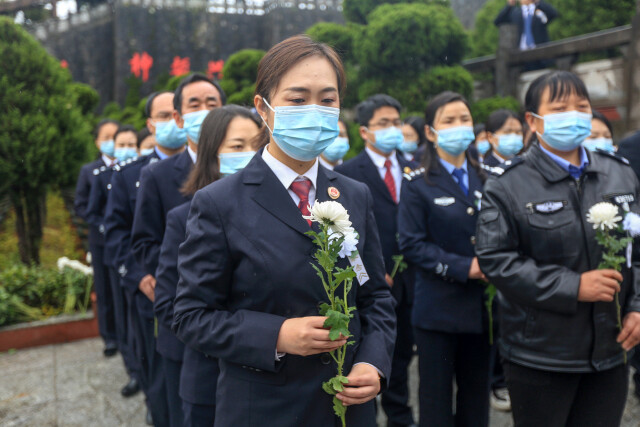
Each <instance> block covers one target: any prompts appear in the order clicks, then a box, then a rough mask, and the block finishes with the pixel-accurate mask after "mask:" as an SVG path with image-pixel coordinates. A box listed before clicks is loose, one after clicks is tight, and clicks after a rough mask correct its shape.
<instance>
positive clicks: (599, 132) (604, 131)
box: [582, 110, 616, 153]
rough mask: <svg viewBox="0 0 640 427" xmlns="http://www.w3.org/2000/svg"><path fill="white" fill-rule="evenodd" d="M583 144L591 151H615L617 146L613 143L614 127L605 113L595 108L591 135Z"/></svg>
mask: <svg viewBox="0 0 640 427" xmlns="http://www.w3.org/2000/svg"><path fill="white" fill-rule="evenodd" d="M582 146H583V147H584V148H586V149H587V150H589V151H596V150H604V151H607V152H609V153H614V152H615V151H616V147H615V146H614V145H613V127H612V126H611V122H610V121H609V119H607V118H606V117H605V116H604V114H602V113H601V112H599V111H596V110H593V118H592V119H591V135H589V136H588V137H587V139H585V140H584V142H583V143H582Z"/></svg>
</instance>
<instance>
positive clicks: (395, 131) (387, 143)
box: [373, 126, 404, 154]
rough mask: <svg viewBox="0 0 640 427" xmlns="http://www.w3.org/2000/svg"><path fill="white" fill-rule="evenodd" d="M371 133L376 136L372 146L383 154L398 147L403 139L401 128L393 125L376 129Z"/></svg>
mask: <svg viewBox="0 0 640 427" xmlns="http://www.w3.org/2000/svg"><path fill="white" fill-rule="evenodd" d="M373 134H374V135H375V136H376V142H374V143H373V146H374V147H376V148H377V149H378V150H380V151H382V152H383V153H384V154H389V153H391V152H392V151H393V150H395V149H396V148H400V145H402V141H404V136H402V130H400V128H397V127H395V126H390V127H388V128H384V129H380V130H377V131H375V132H373Z"/></svg>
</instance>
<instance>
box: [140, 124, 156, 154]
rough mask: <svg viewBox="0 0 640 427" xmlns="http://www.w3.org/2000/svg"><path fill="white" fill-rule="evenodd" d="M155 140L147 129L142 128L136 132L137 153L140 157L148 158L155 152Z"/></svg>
mask: <svg viewBox="0 0 640 427" xmlns="http://www.w3.org/2000/svg"><path fill="white" fill-rule="evenodd" d="M155 147H156V138H155V136H153V134H152V133H151V131H150V130H149V128H148V127H146V126H145V127H143V128H142V129H140V130H139V131H138V153H139V154H140V156H148V155H149V154H152V153H153V152H154V151H155Z"/></svg>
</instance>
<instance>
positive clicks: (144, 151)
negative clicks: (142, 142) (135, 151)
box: [140, 148, 153, 156]
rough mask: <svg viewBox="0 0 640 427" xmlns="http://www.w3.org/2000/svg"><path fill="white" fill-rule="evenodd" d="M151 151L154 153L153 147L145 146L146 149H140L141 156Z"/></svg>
mask: <svg viewBox="0 0 640 427" xmlns="http://www.w3.org/2000/svg"><path fill="white" fill-rule="evenodd" d="M151 153H153V148H145V149H144V150H140V155H141V156H148V155H149V154H151Z"/></svg>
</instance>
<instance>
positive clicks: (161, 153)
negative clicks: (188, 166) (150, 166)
mask: <svg viewBox="0 0 640 427" xmlns="http://www.w3.org/2000/svg"><path fill="white" fill-rule="evenodd" d="M153 150H154V151H155V152H156V155H157V156H158V158H159V159H160V160H164V159H167V158H169V155H168V154H164V153H163V152H162V151H160V149H159V148H158V146H157V145H156V146H155V147H153Z"/></svg>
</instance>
